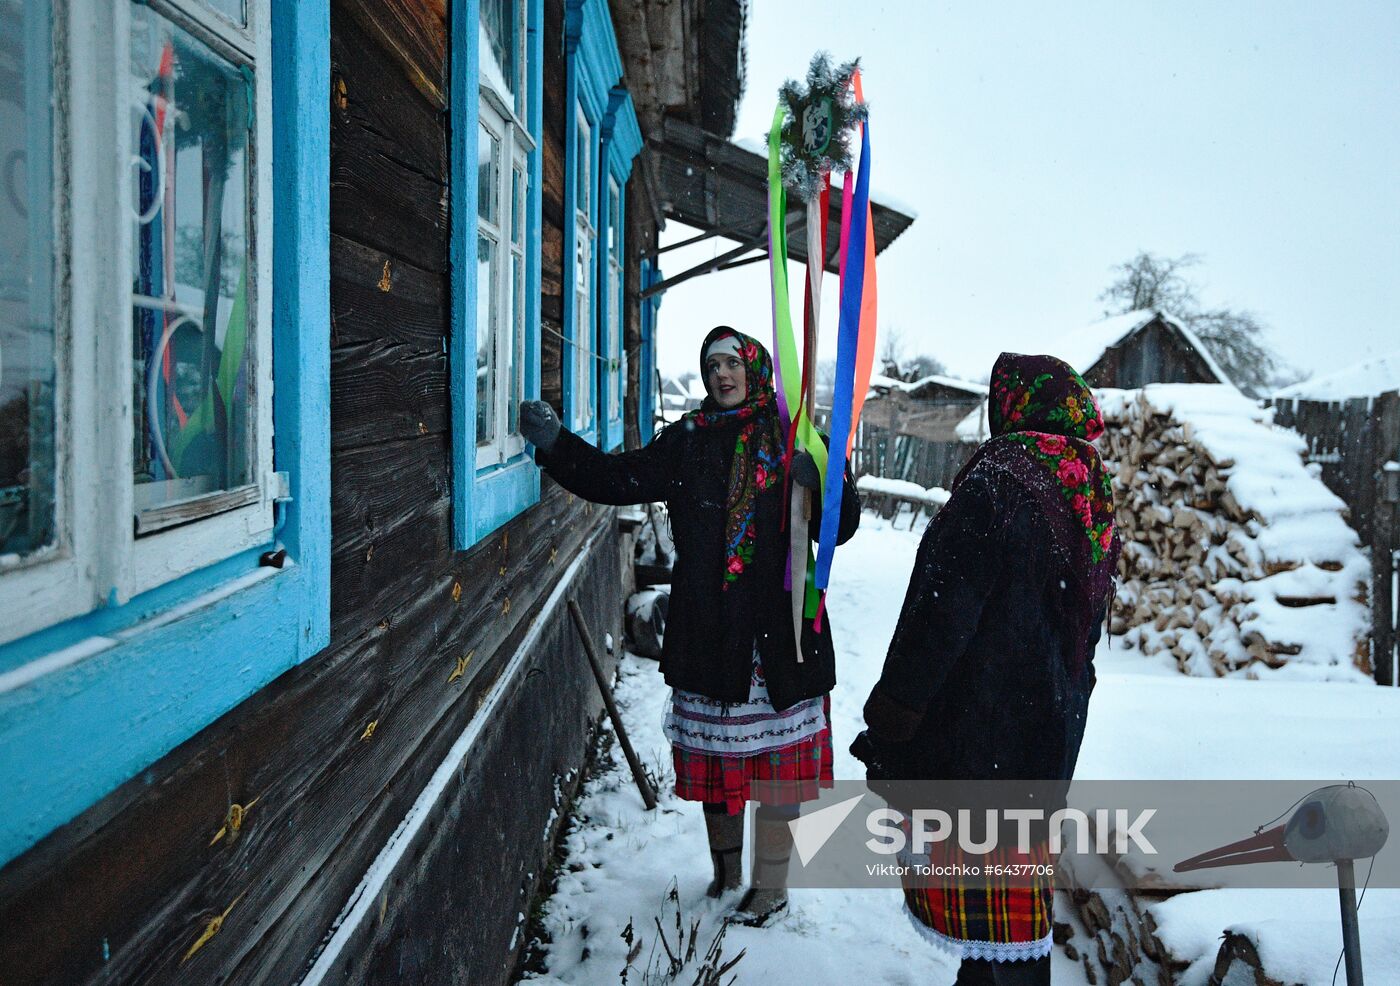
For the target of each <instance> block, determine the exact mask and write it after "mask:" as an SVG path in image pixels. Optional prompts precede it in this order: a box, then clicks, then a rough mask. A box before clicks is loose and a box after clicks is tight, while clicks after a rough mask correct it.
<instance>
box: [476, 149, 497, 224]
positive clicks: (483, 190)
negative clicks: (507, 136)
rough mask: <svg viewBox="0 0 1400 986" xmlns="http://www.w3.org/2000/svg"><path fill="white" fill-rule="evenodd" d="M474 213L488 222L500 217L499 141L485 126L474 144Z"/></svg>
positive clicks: (494, 221) (495, 220)
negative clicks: (475, 156) (498, 201)
mask: <svg viewBox="0 0 1400 986" xmlns="http://www.w3.org/2000/svg"><path fill="white" fill-rule="evenodd" d="M476 148H477V150H476V154H477V162H476V214H477V215H478V216H480V217H481V218H482V219H485V220H486V221H487V222H488V223H492V224H495V223H496V222H498V221H499V219H500V215H499V213H500V209H499V207H498V205H497V189H498V187H499V186H498V184H497V183H498V181H499V176H500V173H501V142H500V141H499V140H497V139H496V138H495V136H493V135H492V133H491V131H489V130H487V129H486V128H485V127H482V128H481V139H480V140H479V141H477V144H476Z"/></svg>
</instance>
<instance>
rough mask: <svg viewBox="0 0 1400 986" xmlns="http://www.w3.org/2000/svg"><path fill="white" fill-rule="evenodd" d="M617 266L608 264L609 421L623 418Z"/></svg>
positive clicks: (620, 317)
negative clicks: (619, 368) (619, 372)
mask: <svg viewBox="0 0 1400 986" xmlns="http://www.w3.org/2000/svg"><path fill="white" fill-rule="evenodd" d="M619 273H620V272H619V271H618V268H617V265H616V264H608V352H607V356H608V377H607V380H608V420H610V421H615V420H617V419H618V418H620V417H621V416H622V407H621V396H622V394H621V391H622V378H621V377H620V376H619V375H618V366H619V364H620V361H619V359H618V357H619V355H620V353H619V350H620V348H621V347H620V346H619V345H618V340H619V332H618V330H619V328H620V327H621V325H622V307H621V300H622V299H621V298H620V297H619V295H620V294H621V292H620V291H619V286H620V281H621V277H620V276H619Z"/></svg>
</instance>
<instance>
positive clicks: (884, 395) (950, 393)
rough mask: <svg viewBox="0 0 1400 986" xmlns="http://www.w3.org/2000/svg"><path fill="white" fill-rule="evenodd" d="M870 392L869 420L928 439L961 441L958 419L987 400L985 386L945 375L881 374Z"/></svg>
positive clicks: (881, 425)
mask: <svg viewBox="0 0 1400 986" xmlns="http://www.w3.org/2000/svg"><path fill="white" fill-rule="evenodd" d="M870 391H871V393H870V396H868V397H867V398H866V400H865V411H864V412H863V416H864V418H865V420H868V421H869V422H870V423H871V424H874V425H877V426H879V427H882V428H885V429H887V430H890V429H892V430H894V431H896V432H898V433H899V434H901V435H913V436H915V437H917V438H920V439H922V440H924V441H928V442H953V441H957V434H956V431H955V429H956V428H957V426H958V422H959V421H961V420H962V419H963V418H965V417H966V416H967V414H968V412H969V411H971V410H972V409H973V408H975V407H977V406H978V405H979V404H980V403H982V402H983V401H985V400H986V399H987V388H986V386H985V385H983V384H980V383H976V382H974V381H971V380H959V379H958V378H956V377H949V376H945V375H941V374H935V375H932V376H927V377H924V378H922V379H920V380H914V381H904V380H896V379H894V378H892V377H886V376H882V375H879V374H877V375H875V376H872V377H871V379H870Z"/></svg>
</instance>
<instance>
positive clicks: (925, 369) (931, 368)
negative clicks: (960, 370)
mask: <svg viewBox="0 0 1400 986" xmlns="http://www.w3.org/2000/svg"><path fill="white" fill-rule="evenodd" d="M904 374H905V375H904V379H905V380H909V381H911V382H912V381H914V380H922V379H923V378H924V377H931V376H934V375H935V374H937V375H941V376H947V374H948V368H947V367H946V366H944V365H943V361H942V360H940V359H939V358H938V357H936V356H930V355H929V354H928V353H920V354H919V355H918V356H915V357H913V358H911V359H909V360H906V361H905V363H904Z"/></svg>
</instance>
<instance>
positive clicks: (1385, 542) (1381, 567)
mask: <svg viewBox="0 0 1400 986" xmlns="http://www.w3.org/2000/svg"><path fill="white" fill-rule="evenodd" d="M1372 412H1373V418H1372V421H1373V423H1374V426H1375V440H1374V445H1373V449H1374V451H1373V453H1372V454H1373V456H1374V458H1373V460H1372V461H1373V463H1374V469H1373V472H1372V476H1371V481H1372V483H1373V484H1374V490H1375V497H1374V503H1375V513H1374V516H1373V518H1372V525H1371V662H1372V665H1373V672H1374V675H1375V679H1376V684H1378V685H1394V684H1395V671H1394V666H1395V665H1394V661H1395V651H1396V646H1395V645H1396V628H1395V608H1394V596H1393V595H1392V594H1393V592H1394V588H1393V587H1394V579H1395V551H1396V549H1397V548H1400V523H1397V519H1398V518H1397V517H1396V513H1397V510H1400V505H1397V504H1396V503H1395V502H1394V501H1393V500H1392V499H1391V498H1390V497H1389V496H1388V495H1387V487H1388V483H1387V477H1386V471H1385V464H1386V463H1387V462H1394V461H1400V393H1396V392H1391V393H1388V394H1382V395H1381V396H1380V397H1378V398H1377V399H1376V402H1375V404H1374V405H1373V407H1372Z"/></svg>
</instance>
